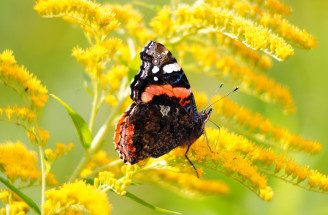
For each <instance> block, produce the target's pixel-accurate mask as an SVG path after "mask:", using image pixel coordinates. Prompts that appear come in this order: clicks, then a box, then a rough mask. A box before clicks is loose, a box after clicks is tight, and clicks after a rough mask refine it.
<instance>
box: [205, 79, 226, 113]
mask: <svg viewBox="0 0 328 215" xmlns="http://www.w3.org/2000/svg"><path fill="white" fill-rule="evenodd" d="M222 87H223V83H221V84H220V86H219V87H218V88H217V89H216V90H215V91H214V93H213V95H212V96H211V97H210V99H209V100H208V101H207V102H206V105H205V106H204V107H206V106H207V105H208V103H209V102H210V101H211V100H212V98H213V97H214V96H215V95H216V94H217V92H218V91H219V90H220V89H221V88H222ZM205 109H207V108H205Z"/></svg>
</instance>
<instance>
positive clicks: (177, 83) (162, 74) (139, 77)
mask: <svg viewBox="0 0 328 215" xmlns="http://www.w3.org/2000/svg"><path fill="white" fill-rule="evenodd" d="M140 58H141V66H140V69H139V72H138V73H137V74H136V76H135V78H134V79H133V80H132V82H131V85H130V89H131V93H130V97H131V99H132V100H133V101H134V102H135V103H137V104H139V103H144V104H145V103H148V104H156V105H166V106H181V107H183V109H184V110H185V111H186V112H187V113H188V114H189V115H190V116H191V117H192V118H193V119H197V110H196V105H195V101H194V96H193V94H192V91H191V89H190V84H189V81H188V79H187V77H186V75H185V74H184V72H183V70H182V68H181V67H180V65H179V64H178V62H177V61H176V59H175V58H174V56H173V55H172V53H171V52H170V51H169V50H168V49H167V48H166V47H165V46H164V45H162V44H160V43H157V42H154V41H150V42H149V43H148V44H147V45H146V46H145V48H144V49H143V50H142V51H141V52H140Z"/></svg>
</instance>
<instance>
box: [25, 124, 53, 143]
mask: <svg viewBox="0 0 328 215" xmlns="http://www.w3.org/2000/svg"><path fill="white" fill-rule="evenodd" d="M26 134H27V136H28V138H29V139H30V141H31V143H34V144H36V145H37V144H41V145H42V146H45V145H46V144H47V141H48V139H49V138H50V136H49V132H48V131H47V130H43V129H42V128H38V129H37V130H36V129H35V128H34V127H33V128H32V129H31V130H28V131H26Z"/></svg>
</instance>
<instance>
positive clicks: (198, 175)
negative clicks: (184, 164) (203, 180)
mask: <svg viewBox="0 0 328 215" xmlns="http://www.w3.org/2000/svg"><path fill="white" fill-rule="evenodd" d="M189 148H190V145H188V148H187V151H186V153H185V157H186V158H187V160H188V161H189V163H190V164H191V166H192V167H193V168H194V170H195V172H196V176H197V178H199V174H198V171H197V169H196V167H195V165H194V164H193V163H192V162H191V160H190V159H189V158H188V156H187V153H188V152H189Z"/></svg>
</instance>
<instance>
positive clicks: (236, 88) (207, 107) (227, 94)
mask: <svg viewBox="0 0 328 215" xmlns="http://www.w3.org/2000/svg"><path fill="white" fill-rule="evenodd" d="M238 89H239V87H236V88H235V89H234V90H232V91H230V92H229V93H227V94H226V95H224V96H222V97H221V98H220V99H218V100H216V101H215V102H213V103H212V104H210V105H209V106H208V107H207V108H206V109H209V108H210V107H212V106H213V105H214V104H215V103H217V102H219V101H221V100H222V99H224V98H225V97H228V96H229V95H230V94H231V93H234V92H236V91H237V90H238Z"/></svg>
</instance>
